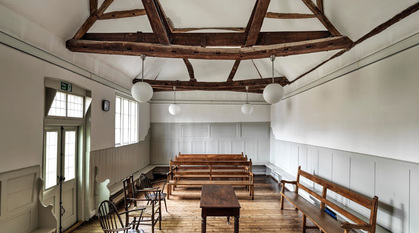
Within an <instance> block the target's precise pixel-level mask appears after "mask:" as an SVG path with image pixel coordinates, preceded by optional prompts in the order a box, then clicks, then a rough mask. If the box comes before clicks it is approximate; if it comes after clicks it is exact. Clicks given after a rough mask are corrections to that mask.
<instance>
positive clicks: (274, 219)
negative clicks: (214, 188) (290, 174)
mask: <svg viewBox="0 0 419 233" xmlns="http://www.w3.org/2000/svg"><path fill="white" fill-rule="evenodd" d="M234 190H235V192H236V195H237V197H238V198H239V202H240V205H241V210H240V232H302V227H301V225H302V216H301V214H300V213H298V212H297V211H295V210H294V209H293V207H292V206H291V205H290V204H289V203H287V201H285V209H284V210H280V207H279V199H280V194H279V187H278V184H277V182H276V181H274V180H273V179H272V178H270V177H266V176H255V200H253V201H252V200H251V197H250V196H249V193H248V191H247V190H245V188H240V187H237V188H234ZM200 195H201V188H197V187H191V188H186V187H185V188H182V187H178V188H176V191H174V192H173V195H172V196H170V200H167V207H168V212H166V211H165V209H164V205H163V206H162V213H163V221H162V230H158V227H156V228H155V231H156V232H165V233H172V232H173V233H175V232H176V233H189V232H201V209H200V208H199V200H200ZM162 204H163V203H162ZM141 228H142V229H143V230H144V231H145V232H151V227H150V226H141ZM233 231H234V221H233V219H231V224H227V221H226V218H225V217H208V218H207V232H233ZM73 232H75V233H87V232H89V233H96V232H103V231H102V229H101V227H100V225H99V222H98V220H97V219H96V218H94V219H92V220H90V221H89V222H85V223H84V224H83V225H81V226H80V227H78V228H77V229H76V230H75V231H73ZM307 232H318V230H307Z"/></svg>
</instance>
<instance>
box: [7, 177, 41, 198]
mask: <svg viewBox="0 0 419 233" xmlns="http://www.w3.org/2000/svg"><path fill="white" fill-rule="evenodd" d="M34 182H35V174H29V175H25V176H20V177H16V178H13V179H10V180H9V181H8V182H7V192H8V193H9V194H13V193H15V192H19V191H23V190H26V189H28V188H30V189H32V188H33V185H34Z"/></svg>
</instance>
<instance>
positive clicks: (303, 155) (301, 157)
mask: <svg viewBox="0 0 419 233" xmlns="http://www.w3.org/2000/svg"><path fill="white" fill-rule="evenodd" d="M307 154H308V148H307V146H304V145H300V150H299V151H298V164H299V166H301V169H303V170H304V171H307V167H308V165H307V161H308V155H307ZM295 173H297V170H296V171H295Z"/></svg>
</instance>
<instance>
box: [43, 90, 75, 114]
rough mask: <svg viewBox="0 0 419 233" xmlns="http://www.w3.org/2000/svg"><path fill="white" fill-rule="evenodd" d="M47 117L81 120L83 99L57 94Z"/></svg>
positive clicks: (61, 93)
mask: <svg viewBox="0 0 419 233" xmlns="http://www.w3.org/2000/svg"><path fill="white" fill-rule="evenodd" d="M48 115H49V116H60V117H77V118H83V97H81V96H78V95H72V94H67V93H64V92H57V94H56V95H55V98H54V101H53V102H52V105H51V108H50V110H49V112H48Z"/></svg>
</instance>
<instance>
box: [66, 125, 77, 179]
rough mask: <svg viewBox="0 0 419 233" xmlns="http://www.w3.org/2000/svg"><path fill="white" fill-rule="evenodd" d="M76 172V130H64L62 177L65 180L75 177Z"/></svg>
mask: <svg viewBox="0 0 419 233" xmlns="http://www.w3.org/2000/svg"><path fill="white" fill-rule="evenodd" d="M75 173H76V131H66V132H65V161H64V177H65V180H66V181H67V180H71V179H74V178H75Z"/></svg>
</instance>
